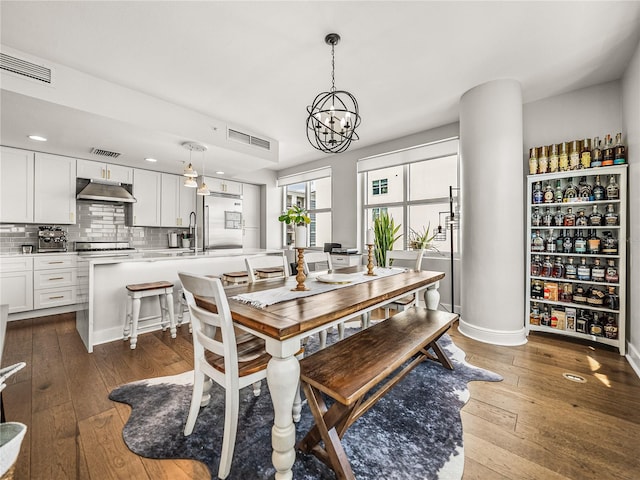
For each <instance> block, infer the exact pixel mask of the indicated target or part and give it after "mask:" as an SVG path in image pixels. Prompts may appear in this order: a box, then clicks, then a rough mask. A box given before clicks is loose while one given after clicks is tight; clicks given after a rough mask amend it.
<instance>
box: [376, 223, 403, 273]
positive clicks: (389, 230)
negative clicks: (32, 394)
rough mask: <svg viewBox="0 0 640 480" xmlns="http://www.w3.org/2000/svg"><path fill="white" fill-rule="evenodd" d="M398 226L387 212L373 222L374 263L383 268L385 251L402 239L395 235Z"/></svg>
mask: <svg viewBox="0 0 640 480" xmlns="http://www.w3.org/2000/svg"><path fill="white" fill-rule="evenodd" d="M398 230H400V225H396V224H395V221H394V220H393V217H390V216H389V214H388V213H387V212H382V213H380V215H378V216H377V217H376V218H375V219H374V221H373V234H374V236H375V243H374V245H375V252H374V254H375V257H376V263H377V264H378V265H379V266H381V267H384V266H385V265H386V261H387V250H392V249H393V244H394V243H395V242H396V240H398V239H399V238H400V237H402V234H400V235H397V233H398Z"/></svg>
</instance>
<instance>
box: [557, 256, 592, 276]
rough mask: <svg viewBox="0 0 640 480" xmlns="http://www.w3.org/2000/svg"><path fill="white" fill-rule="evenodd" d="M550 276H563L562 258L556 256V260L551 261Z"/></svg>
mask: <svg viewBox="0 0 640 480" xmlns="http://www.w3.org/2000/svg"><path fill="white" fill-rule="evenodd" d="M603 270H604V269H603ZM603 275H604V274H603ZM551 276H552V277H553V278H562V277H564V265H563V264H562V258H561V257H556V261H555V262H554V263H553V269H552V270H551Z"/></svg>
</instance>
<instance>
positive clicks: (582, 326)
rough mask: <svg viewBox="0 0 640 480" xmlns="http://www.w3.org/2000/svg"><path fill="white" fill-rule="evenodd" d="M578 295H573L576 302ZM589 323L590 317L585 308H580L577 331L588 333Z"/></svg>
mask: <svg viewBox="0 0 640 480" xmlns="http://www.w3.org/2000/svg"><path fill="white" fill-rule="evenodd" d="M575 299H576V296H575V295H574V296H573V301H574V302H575V301H576V300H575ZM588 325H589V318H588V317H587V314H586V312H585V311H584V310H583V309H580V310H578V316H577V318H576V332H578V333H587V326H588Z"/></svg>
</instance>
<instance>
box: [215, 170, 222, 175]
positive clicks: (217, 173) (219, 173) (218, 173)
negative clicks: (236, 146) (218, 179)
mask: <svg viewBox="0 0 640 480" xmlns="http://www.w3.org/2000/svg"><path fill="white" fill-rule="evenodd" d="M216 175H224V172H222V171H220V170H218V171H217V172H216Z"/></svg>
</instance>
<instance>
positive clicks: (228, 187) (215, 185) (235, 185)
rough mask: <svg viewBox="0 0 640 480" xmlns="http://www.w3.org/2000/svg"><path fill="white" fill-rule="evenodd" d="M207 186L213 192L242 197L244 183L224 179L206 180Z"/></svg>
mask: <svg viewBox="0 0 640 480" xmlns="http://www.w3.org/2000/svg"><path fill="white" fill-rule="evenodd" d="M206 181H207V186H208V187H209V190H210V191H211V192H216V193H228V194H231V195H242V183H240V182H231V181H229V180H223V179H222V178H208V177H207V179H206Z"/></svg>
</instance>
